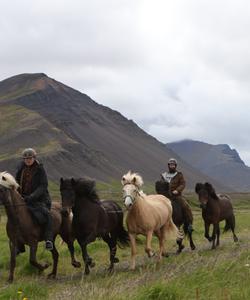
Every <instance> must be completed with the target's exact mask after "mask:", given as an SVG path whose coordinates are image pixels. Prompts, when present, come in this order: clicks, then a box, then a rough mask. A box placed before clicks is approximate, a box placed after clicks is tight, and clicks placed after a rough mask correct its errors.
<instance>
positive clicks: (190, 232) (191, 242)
mask: <svg viewBox="0 0 250 300" xmlns="http://www.w3.org/2000/svg"><path fill="white" fill-rule="evenodd" d="M192 233H193V230H188V239H189V245H190V248H191V250H195V248H196V247H195V244H194V242H193V237H192Z"/></svg>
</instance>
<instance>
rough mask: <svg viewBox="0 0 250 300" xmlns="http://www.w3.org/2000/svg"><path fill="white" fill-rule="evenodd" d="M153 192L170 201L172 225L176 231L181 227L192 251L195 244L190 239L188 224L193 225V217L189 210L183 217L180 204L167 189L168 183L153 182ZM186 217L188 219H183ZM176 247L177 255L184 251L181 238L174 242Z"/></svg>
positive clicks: (190, 231) (161, 181) (190, 233)
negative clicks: (175, 227) (176, 228)
mask: <svg viewBox="0 0 250 300" xmlns="http://www.w3.org/2000/svg"><path fill="white" fill-rule="evenodd" d="M155 191H156V192H157V193H158V194H161V195H164V196H165V197H167V198H168V199H170V201H171V204H172V207H173V213H172V218H173V221H174V224H175V225H176V226H177V227H178V229H180V228H181V226H182V225H183V231H184V233H185V235H187V236H188V238H189V244H190V248H191V249H192V250H194V249H195V244H194V242H193V238H192V231H193V230H192V229H191V228H190V227H189V224H193V215H192V211H191V209H189V208H187V209H189V211H188V213H187V214H185V215H184V213H183V211H182V207H181V204H180V203H179V202H178V199H175V195H173V194H172V193H171V191H170V189H169V183H168V182H166V181H163V180H158V181H156V182H155ZM185 216H188V217H185ZM176 242H177V245H178V247H179V249H178V250H177V253H181V251H182V250H183V249H184V245H183V244H182V242H183V238H179V239H177V240H176Z"/></svg>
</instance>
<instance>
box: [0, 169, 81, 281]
mask: <svg viewBox="0 0 250 300" xmlns="http://www.w3.org/2000/svg"><path fill="white" fill-rule="evenodd" d="M18 187H19V185H18V183H17V182H16V181H15V178H14V177H13V176H12V175H11V174H9V173H7V172H2V173H0V200H1V202H2V204H3V205H4V207H5V211H6V214H7V218H8V220H7V225H6V230H7V235H8V237H9V246H10V255H11V257H10V272H9V279H8V281H9V282H12V281H13V279H14V269H15V265H16V253H17V245H18V244H19V243H21V244H25V245H28V246H29V247H30V263H31V264H32V265H33V266H34V267H36V268H37V269H38V270H39V271H43V270H45V269H46V268H48V267H49V264H47V263H46V264H40V263H38V262H37V259H36V252H37V246H38V242H39V241H42V240H43V232H42V228H41V226H40V225H38V224H37V223H36V222H34V220H33V218H32V216H31V213H30V212H29V209H28V207H27V205H26V203H25V201H24V199H23V198H22V196H21V195H20V194H19V193H18V191H17V189H18ZM51 216H52V222H53V227H52V228H53V237H54V241H55V238H56V235H57V234H60V235H61V237H62V238H63V240H64V241H65V242H66V243H67V244H68V247H69V249H70V251H71V254H72V264H73V265H74V266H75V267H80V263H79V262H77V261H76V260H75V258H74V247H73V238H72V237H71V236H70V235H69V234H70V230H69V227H70V225H68V226H66V225H67V224H66V223H68V220H67V219H65V220H64V222H63V217H62V215H61V205H60V203H56V202H53V203H52V207H51ZM63 223H64V226H62V224H63ZM63 228H64V230H63ZM66 228H67V229H66ZM54 241H53V244H54V247H53V250H51V253H52V258H53V269H52V272H51V273H50V274H49V275H48V277H49V278H55V276H56V273H57V264H58V256H59V254H58V252H57V249H56V247H55V243H54Z"/></svg>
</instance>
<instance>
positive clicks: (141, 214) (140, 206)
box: [131, 194, 148, 220]
mask: <svg viewBox="0 0 250 300" xmlns="http://www.w3.org/2000/svg"><path fill="white" fill-rule="evenodd" d="M147 210H148V204H147V202H146V201H144V199H143V196H141V195H139V194H138V195H137V196H136V198H135V203H134V205H133V207H132V209H131V214H133V215H134V217H135V219H141V220H146V216H147Z"/></svg>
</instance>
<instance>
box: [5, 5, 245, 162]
mask: <svg viewBox="0 0 250 300" xmlns="http://www.w3.org/2000/svg"><path fill="white" fill-rule="evenodd" d="M0 11H1V18H0V70H1V71H0V80H3V79H5V78H7V77H10V76H13V75H16V74H19V73H37V72H43V73H46V74H47V75H48V76H50V77H52V78H54V79H56V80H58V81H61V82H63V83H65V84H67V85H69V86H71V87H73V88H75V89H78V90H80V91H82V92H84V93H86V94H88V95H89V96H90V97H91V98H92V99H94V100H95V101H97V102H98V103H101V104H103V105H106V106H109V107H110V108H112V109H115V110H118V111H119V112H121V113H122V114H123V115H124V116H126V117H127V118H129V119H133V120H134V121H135V122H136V123H137V124H138V125H139V126H140V127H142V128H143V129H144V130H145V131H147V132H148V133H150V134H152V135H153V136H155V137H156V138H158V139H159V140H160V141H162V142H172V141H176V140H181V139H186V138H189V139H194V140H201V141H204V142H208V143H212V144H221V143H223V144H229V145H230V146H231V147H232V148H236V149H237V150H238V152H239V153H240V156H241V157H242V159H243V160H244V161H245V162H246V163H247V164H248V165H250V1H249V0H237V1H236V0H235V1H232V0H209V1H205V0H171V1H170V0H151V1H147V0H99V1H98V0H89V1H85V0H57V1H55V0H0Z"/></svg>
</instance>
